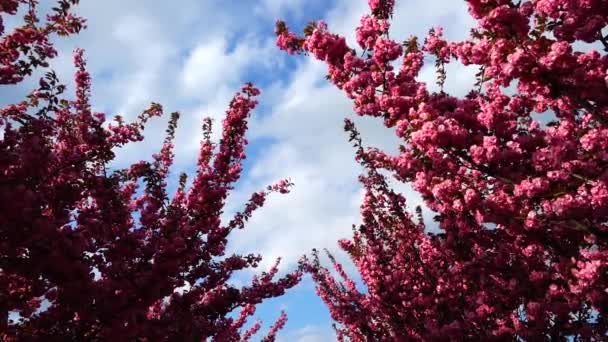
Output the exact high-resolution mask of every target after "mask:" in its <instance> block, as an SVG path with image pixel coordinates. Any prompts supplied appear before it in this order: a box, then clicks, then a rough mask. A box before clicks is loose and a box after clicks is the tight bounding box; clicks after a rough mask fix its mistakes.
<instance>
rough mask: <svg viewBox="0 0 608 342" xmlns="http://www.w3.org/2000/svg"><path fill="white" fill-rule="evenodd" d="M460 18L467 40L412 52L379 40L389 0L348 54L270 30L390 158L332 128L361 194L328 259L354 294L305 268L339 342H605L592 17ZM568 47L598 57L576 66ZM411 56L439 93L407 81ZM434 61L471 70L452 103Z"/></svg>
mask: <svg viewBox="0 0 608 342" xmlns="http://www.w3.org/2000/svg"><path fill="white" fill-rule="evenodd" d="M467 3H468V6H469V12H470V13H471V15H472V16H474V17H475V18H476V19H477V20H478V27H477V28H475V29H474V30H473V31H472V33H471V36H470V38H469V39H467V40H465V41H462V42H448V41H446V40H444V39H443V38H442V31H441V29H435V30H431V31H430V33H429V35H428V36H427V38H426V40H425V42H424V44H423V45H422V46H419V44H418V43H417V40H416V38H411V39H409V40H408V41H406V42H405V43H403V44H402V43H399V42H397V41H395V40H394V39H392V38H389V35H388V30H389V26H390V24H391V15H392V13H393V9H394V1H382V0H370V1H369V4H370V9H371V14H370V15H366V16H364V17H363V18H362V19H361V24H360V26H359V27H358V28H357V31H356V38H357V43H358V44H359V45H360V47H361V49H363V53H362V54H361V55H360V56H359V55H357V52H356V51H355V50H353V49H351V48H350V47H349V46H348V45H347V43H346V41H345V39H344V38H343V37H340V36H338V35H335V34H332V33H330V32H329V31H328V29H327V25H326V24H325V23H323V22H317V23H312V24H310V25H309V26H308V27H307V28H306V29H305V31H304V32H305V34H304V36H302V37H300V36H297V35H296V34H294V33H292V32H290V31H289V30H288V28H287V26H286V25H285V23H283V22H279V23H278V25H277V35H278V38H277V45H278V46H279V47H280V48H282V49H283V50H286V51H287V52H289V53H305V54H311V55H313V56H314V57H316V58H317V59H319V60H321V61H324V62H325V63H326V64H327V65H328V68H329V75H328V79H329V80H330V81H331V82H332V83H333V84H334V85H336V87H338V88H339V89H341V90H343V91H344V92H345V94H346V95H347V96H348V97H349V98H350V99H352V100H353V102H354V109H355V112H356V113H358V114H359V115H365V116H375V117H381V118H382V119H384V123H385V125H386V126H387V127H392V128H394V129H395V131H396V134H397V135H398V136H399V137H400V138H401V139H402V140H403V145H402V147H401V152H400V154H399V155H397V156H390V155H387V154H386V153H384V152H382V151H380V150H378V149H372V148H368V149H363V148H362V147H361V144H360V142H359V137H358V134H357V133H356V130H355V128H354V126H353V125H352V123H350V122H347V127H346V128H347V130H348V131H350V132H351V134H352V135H351V138H352V139H354V140H355V141H357V143H356V145H357V146H359V150H358V153H357V158H358V160H360V161H361V163H363V164H364V165H365V166H366V167H367V170H368V174H367V175H365V176H363V177H362V178H361V179H362V182H363V184H364V186H365V188H366V190H367V193H366V196H365V200H364V203H363V205H362V207H361V210H362V216H363V224H362V225H361V226H360V227H359V228H357V229H356V230H355V235H354V237H353V239H352V240H345V241H341V242H340V245H341V247H342V248H343V249H344V250H346V251H347V252H348V253H349V255H350V257H351V258H352V260H353V261H354V263H355V265H356V266H357V268H358V270H359V272H360V275H361V277H362V279H363V281H364V283H365V285H366V287H367V291H360V290H358V289H357V288H356V286H355V283H354V282H353V281H352V280H350V279H349V278H348V276H347V274H346V273H344V272H343V270H342V268H341V266H340V265H339V264H337V263H335V267H336V269H337V271H338V272H339V273H340V274H341V276H342V278H343V281H338V280H336V279H335V278H334V277H332V276H331V274H330V273H329V271H328V270H327V269H326V268H324V267H322V266H321V265H320V264H319V262H318V259H313V260H312V261H307V266H308V270H309V272H311V273H312V275H313V278H314V279H315V281H316V282H317V285H318V291H319V294H320V296H321V297H322V298H323V300H324V301H325V302H326V304H327V305H328V306H329V309H330V311H331V315H332V317H333V318H334V319H335V320H336V321H337V322H338V323H339V326H338V327H337V333H338V337H339V338H340V339H349V340H352V341H388V340H395V341H409V340H464V339H466V340H476V341H482V340H484V341H485V340H494V339H498V340H513V339H515V338H520V339H524V340H534V341H536V340H544V339H551V340H563V339H565V338H566V337H570V338H575V339H583V340H590V339H595V340H602V339H605V337H606V334H607V333H608V317H607V315H608V311H607V310H608V291H607V290H606V289H607V288H608V248H607V244H608V224H607V222H608V173H607V172H606V170H608V153H607V152H608V88H607V81H608V78H607V74H606V71H607V69H608V57H607V56H606V51H608V37H605V36H604V35H603V33H602V31H601V30H602V29H603V28H605V26H606V24H607V23H608V1H606V0H589V1H571V0H527V1H526V0H522V1H517V2H514V1H510V0H469V1H467ZM576 40H582V41H585V42H588V43H597V44H598V45H602V44H603V45H604V47H605V48H604V52H603V53H600V52H598V51H595V50H592V51H589V52H579V51H576V50H575V49H574V48H573V44H574V43H575V41H576ZM425 56H430V57H431V58H432V59H434V60H435V61H436V67H437V70H438V85H439V88H440V91H437V92H431V91H430V90H429V89H428V87H427V85H426V84H425V83H423V82H420V81H419V80H418V79H417V76H418V75H419V73H420V70H421V68H422V67H423V64H424V58H425ZM451 61H457V62H460V63H463V64H465V65H477V66H479V70H480V71H479V74H478V83H477V84H476V85H475V86H474V88H473V89H472V90H471V91H470V92H469V93H468V95H466V96H464V97H461V98H459V97H455V96H452V95H450V94H447V93H445V92H444V91H443V85H444V82H445V79H446V71H445V65H446V64H447V63H450V62H451ZM509 86H512V88H511V89H514V91H512V92H510V91H507V90H505V89H504V87H509ZM510 94H512V95H510ZM535 117H540V118H543V120H544V121H545V122H547V121H551V122H550V123H549V124H547V125H541V124H540V123H539V122H538V121H537V120H536V119H535ZM378 170H388V171H390V172H392V173H393V174H394V175H395V177H396V178H397V179H398V180H400V181H402V182H408V183H412V184H413V187H414V188H415V189H416V190H417V191H418V192H420V193H421V194H422V196H423V198H424V201H425V204H426V205H427V206H428V207H429V208H431V209H432V210H434V211H435V212H436V213H437V214H438V215H437V217H436V219H437V221H438V222H439V228H440V231H441V232H440V233H430V232H427V231H425V227H424V224H423V222H421V220H419V221H418V222H416V220H413V219H412V217H411V215H410V214H408V212H407V211H406V210H405V199H404V198H403V197H402V196H401V195H399V194H397V193H395V192H394V191H393V190H391V189H390V188H389V187H388V186H387V185H386V182H385V180H384V177H383V176H382V175H381V173H379V172H378Z"/></svg>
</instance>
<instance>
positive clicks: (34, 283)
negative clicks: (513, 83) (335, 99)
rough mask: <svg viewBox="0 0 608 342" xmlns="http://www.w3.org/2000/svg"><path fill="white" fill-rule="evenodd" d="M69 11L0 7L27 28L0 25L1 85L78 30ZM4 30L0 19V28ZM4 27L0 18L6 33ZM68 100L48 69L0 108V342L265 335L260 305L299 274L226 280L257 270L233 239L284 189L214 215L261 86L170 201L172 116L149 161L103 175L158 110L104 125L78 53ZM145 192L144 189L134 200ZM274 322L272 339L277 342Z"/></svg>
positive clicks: (8, 1)
mask: <svg viewBox="0 0 608 342" xmlns="http://www.w3.org/2000/svg"><path fill="white" fill-rule="evenodd" d="M77 2H78V1H77V0H71V1H65V0H62V1H58V2H57V6H56V7H55V8H54V9H53V10H52V11H53V12H52V13H51V14H50V15H49V16H47V18H46V20H44V21H43V20H40V19H39V18H38V17H37V1H35V0H0V12H2V15H3V16H6V15H15V14H16V13H17V10H18V8H19V7H20V6H25V7H22V8H24V9H25V12H26V16H25V23H24V25H23V26H21V27H18V28H16V29H15V30H13V31H12V32H11V33H8V34H4V28H3V27H1V26H0V36H1V40H0V68H1V69H0V83H2V86H3V87H7V85H11V84H17V83H19V82H20V81H22V80H24V78H25V77H26V76H28V75H30V74H31V73H32V72H33V70H35V69H36V68H38V67H46V66H47V65H48V64H47V60H48V59H49V58H52V57H55V56H56V55H57V51H56V50H55V49H54V48H53V45H52V43H51V36H52V35H54V34H58V35H68V34H75V33H77V32H78V31H79V30H80V29H81V28H82V27H83V25H84V20H83V19H81V18H78V17H76V16H73V15H72V14H71V7H72V5H75V4H76V3H77ZM0 19H1V17H0ZM1 22H2V21H0V23H1ZM74 64H75V66H76V75H75V94H76V96H75V99H73V100H71V99H67V98H66V96H65V95H64V94H63V93H64V91H65V89H66V87H65V86H63V85H61V84H60V83H59V81H58V79H57V77H56V76H55V74H54V73H53V72H48V73H47V74H46V76H45V77H44V78H43V79H41V80H40V82H39V87H38V89H37V90H35V91H33V92H32V93H31V94H30V95H29V96H28V97H27V98H26V99H25V100H23V101H21V102H19V103H16V104H13V105H9V106H7V107H5V108H3V109H1V110H0V126H1V127H2V136H1V138H0V174H1V178H0V338H1V339H2V340H3V341H17V340H19V341H21V340H27V341H29V340H45V341H47V340H48V341H55V340H56V341H66V340H72V341H92V340H104V341H106V340H117V341H133V340H138V341H168V340H170V341H193V340H197V341H201V340H203V341H205V340H214V341H242V340H248V339H249V338H250V337H251V336H253V335H254V334H255V333H256V332H257V331H258V330H259V329H260V327H261V323H260V322H259V321H258V322H255V323H253V325H251V326H246V321H247V319H248V318H250V317H251V316H252V315H253V314H254V312H255V307H256V304H258V303H260V302H262V301H263V300H264V299H266V298H271V297H276V296H279V295H281V294H283V293H284V292H285V290H286V289H288V288H291V287H292V286H294V285H295V284H296V283H298V281H299V279H300V276H301V272H300V270H299V269H298V270H295V271H293V272H291V273H288V274H287V275H285V276H284V277H281V278H279V279H277V280H273V278H275V275H276V273H277V265H278V261H277V264H275V265H274V266H273V267H272V268H271V269H270V270H269V271H268V272H263V273H261V275H259V276H256V277H254V278H253V281H252V283H251V284H250V285H248V286H244V287H237V286H235V285H232V284H233V283H231V281H230V280H231V277H232V276H233V275H234V273H235V272H237V271H240V270H245V269H248V268H252V267H256V266H257V265H258V264H259V262H260V260H261V257H260V256H259V255H256V254H249V255H236V254H232V255H226V254H227V251H226V244H227V239H228V237H229V235H230V233H231V232H233V231H235V230H239V229H243V228H244V226H245V223H246V221H247V220H248V219H249V218H250V217H251V215H252V213H253V212H254V211H255V210H256V209H258V208H259V207H261V206H262V205H263V204H264V201H265V199H266V197H267V196H268V195H269V194H270V193H271V192H280V193H287V192H288V191H289V187H290V186H291V183H290V182H289V181H288V180H282V181H280V182H278V183H277V184H275V185H271V186H269V187H268V188H267V189H265V190H264V191H260V192H257V193H254V194H253V195H252V196H251V199H250V200H249V202H248V203H247V204H246V206H245V208H244V210H243V211H242V212H240V213H238V214H236V215H235V216H234V218H233V219H232V220H231V221H229V222H224V223H223V222H222V221H221V220H220V216H221V215H222V211H223V208H224V205H225V202H226V197H227V195H228V193H229V191H230V190H231V189H232V188H233V185H234V183H235V182H236V181H237V180H238V179H239V177H240V175H241V167H242V161H243V159H244V158H245V153H244V148H245V145H246V144H247V140H246V139H245V137H244V135H245V132H246V130H247V120H248V117H249V115H250V112H251V111H252V110H253V109H254V108H255V106H256V100H255V97H256V96H257V95H259V93H260V92H259V91H258V89H256V88H255V87H253V86H252V85H251V84H247V85H245V86H244V87H243V88H242V90H241V91H240V92H239V93H237V94H236V95H235V96H234V98H233V99H232V101H231V102H230V105H229V107H228V110H227V111H226V117H225V119H224V121H223V133H222V136H221V140H220V141H219V143H214V142H213V141H212V140H211V120H210V119H205V121H204V122H203V125H202V129H203V131H204V140H203V141H202V143H201V148H200V153H199V156H198V167H197V172H196V174H195V175H194V177H193V180H192V185H191V186H190V187H187V186H186V184H187V178H186V175H185V174H183V175H181V176H180V178H179V186H178V189H177V190H176V192H175V194H174V195H173V196H172V197H169V193H168V189H167V182H168V178H169V177H170V173H169V169H170V166H171V164H172V161H173V157H174V155H173V152H172V150H173V143H172V141H173V139H174V136H175V129H176V125H177V120H178V117H179V114H178V113H173V114H171V120H170V123H169V127H168V129H167V134H166V139H165V141H164V143H163V144H162V147H161V149H160V152H159V153H158V154H156V155H154V156H153V158H152V161H141V162H138V163H136V164H134V165H131V166H130V167H128V168H126V169H122V170H112V169H110V168H109V167H108V164H109V163H110V162H111V161H112V160H113V159H114V158H115V151H117V150H119V149H120V148H121V147H122V146H124V145H125V144H127V143H129V142H135V141H140V140H142V139H143V136H142V130H143V127H144V124H145V122H146V121H147V120H149V119H151V118H153V117H156V116H159V115H161V114H162V107H161V106H160V105H159V104H155V103H153V104H152V105H151V106H150V108H148V109H146V110H145V111H143V113H142V114H141V115H140V116H139V117H138V119H137V121H136V122H133V123H125V122H124V121H123V119H122V118H121V117H119V116H117V117H115V118H114V121H113V122H112V123H109V124H108V123H106V121H105V116H104V114H103V113H96V112H93V110H92V107H91V103H90V101H89V99H90V93H91V76H90V74H89V73H88V72H87V70H86V67H85V59H84V57H83V51H81V50H77V51H75V53H74ZM138 188H140V189H138ZM285 321H286V316H285V314H284V313H282V314H281V315H280V316H279V319H278V320H277V322H276V323H275V324H274V325H273V326H272V327H271V328H270V332H269V334H268V336H267V337H266V338H265V340H266V341H273V340H274V339H275V336H276V333H277V331H278V330H279V329H280V328H281V327H283V325H284V324H285Z"/></svg>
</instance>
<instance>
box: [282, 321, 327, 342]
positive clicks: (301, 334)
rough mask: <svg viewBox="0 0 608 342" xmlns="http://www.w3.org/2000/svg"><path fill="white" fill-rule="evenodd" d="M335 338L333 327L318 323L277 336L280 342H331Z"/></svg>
mask: <svg viewBox="0 0 608 342" xmlns="http://www.w3.org/2000/svg"><path fill="white" fill-rule="evenodd" d="M335 340H336V337H335V333H334V331H333V330H332V329H331V328H327V327H320V326H316V325H307V326H305V327H303V328H300V329H296V330H294V331H291V332H286V333H285V334H279V336H278V338H277V341H278V342H284V341H295V342H331V341H335Z"/></svg>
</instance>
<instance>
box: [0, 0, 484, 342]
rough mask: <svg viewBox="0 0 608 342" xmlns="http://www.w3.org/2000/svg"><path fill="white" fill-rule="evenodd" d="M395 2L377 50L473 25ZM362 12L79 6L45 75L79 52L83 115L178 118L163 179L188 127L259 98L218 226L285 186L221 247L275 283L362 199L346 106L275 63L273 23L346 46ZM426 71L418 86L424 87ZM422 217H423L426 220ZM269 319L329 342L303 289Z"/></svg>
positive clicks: (149, 1) (375, 135)
mask: <svg viewBox="0 0 608 342" xmlns="http://www.w3.org/2000/svg"><path fill="white" fill-rule="evenodd" d="M397 3H398V5H397V9H396V11H395V18H394V19H395V21H394V24H393V29H392V32H391V37H393V38H396V39H399V40H405V39H406V38H408V37H409V36H410V35H418V36H424V34H425V33H426V31H427V30H428V29H429V28H430V27H432V26H437V25H441V26H443V27H444V29H445V34H446V36H447V37H448V38H449V39H462V38H464V37H465V35H466V34H467V32H468V29H469V28H470V27H471V25H472V24H473V23H472V20H471V19H470V18H469V17H468V15H467V11H466V4H465V2H464V1H445V0H402V1H398V2H397ZM366 9H367V1H365V0H307V1H304V0H256V1H253V0H233V1H225V0H179V1H164V0H145V1H144V0H105V1H95V0H82V4H81V5H80V6H79V9H78V13H79V14H81V15H83V16H84V17H86V18H87V19H88V28H87V29H86V30H85V31H84V32H82V33H81V34H80V35H79V36H76V37H71V38H69V39H67V40H60V41H58V47H59V48H60V51H61V52H60V55H61V57H60V58H58V59H56V60H54V61H53V63H52V67H53V68H54V69H55V70H57V72H58V74H59V75H60V77H61V79H62V80H64V82H66V83H68V84H70V83H69V82H71V74H72V72H73V69H72V66H71V51H72V50H73V49H74V48H75V47H80V48H84V49H85V50H86V55H87V59H88V63H89V70H90V71H91V72H92V75H93V94H94V95H93V104H94V107H95V110H97V111H103V112H105V113H107V115H108V116H112V115H114V114H121V115H123V116H124V117H126V118H127V119H129V118H134V117H135V116H137V115H138V114H139V113H140V111H141V110H142V109H144V108H146V106H147V105H148V104H149V103H150V102H152V101H154V102H159V103H161V104H163V106H164V108H165V111H166V113H169V112H172V111H179V112H181V114H182V117H181V120H180V126H179V128H178V132H177V138H176V163H175V166H174V168H173V175H178V174H179V173H180V172H182V171H185V172H189V173H192V172H193V171H194V167H195V162H196V157H197V149H198V146H199V140H200V137H201V132H200V126H201V122H202V121H201V120H202V118H203V117H204V116H211V117H213V118H215V120H216V123H219V122H221V118H222V117H223V114H224V111H225V109H226V107H227V105H228V102H229V100H230V98H231V96H232V95H233V94H234V92H235V91H237V90H238V89H239V88H240V86H241V85H242V84H243V83H244V82H248V81H252V82H254V83H255V84H256V85H257V86H258V87H260V88H261V90H262V95H261V97H260V106H259V107H258V109H257V110H256V111H255V113H254V115H253V117H252V119H251V125H250V130H249V132H248V138H249V140H250V142H251V144H250V145H249V146H248V149H247V153H248V159H247V160H246V165H245V167H246V168H245V173H244V177H243V179H242V180H241V181H240V182H239V183H238V185H237V190H236V191H235V192H234V193H233V194H232V195H231V197H230V199H229V207H228V210H227V213H230V212H233V211H235V210H238V209H239V208H240V207H241V205H242V204H243V203H244V202H245V201H246V199H247V198H248V197H249V195H250V194H251V192H253V191H256V190H260V189H262V188H263V187H264V186H265V185H268V184H271V183H273V182H274V181H276V180H279V179H282V178H285V177H290V178H291V180H292V181H293V182H294V183H295V184H296V185H295V188H294V189H293V191H292V192H291V193H290V194H289V195H284V196H277V195H275V196H272V197H271V198H270V199H269V201H268V202H267V205H266V206H265V207H264V208H263V209H262V210H260V211H258V212H256V214H255V216H254V218H253V219H252V220H251V222H250V224H249V225H248V226H247V228H246V230H244V231H238V232H236V234H234V235H233V236H231V240H230V248H231V249H232V250H236V251H247V252H252V251H257V252H260V253H262V254H263V256H264V257H265V262H266V263H265V264H263V265H262V266H263V267H267V265H268V264H270V263H272V261H273V260H274V259H275V258H276V257H279V256H281V257H283V260H284V262H283V263H282V267H283V268H282V270H289V269H290V268H293V267H294V265H295V263H296V262H297V260H298V258H299V257H300V256H301V255H302V254H305V253H308V252H310V250H311V249H312V248H328V249H330V250H332V251H335V250H336V248H335V247H336V241H337V240H338V239H339V238H343V237H348V236H349V235H350V233H351V228H350V227H351V225H352V224H354V223H357V222H359V217H358V206H359V203H360V199H361V195H362V194H361V189H360V186H359V184H358V183H357V175H358V173H359V171H360V170H359V168H358V166H357V164H356V163H355V162H354V161H353V156H354V150H353V149H352V147H351V145H350V144H349V143H348V141H347V136H346V134H345V133H344V132H343V131H342V124H343V118H344V117H351V118H353V115H352V106H351V104H350V103H349V102H348V101H347V99H346V98H345V96H343V95H342V94H341V93H340V92H339V91H338V90H337V89H335V88H333V87H332V86H331V85H329V84H328V83H327V82H326V81H325V79H324V76H325V67H324V65H322V64H321V63H319V62H315V61H313V60H312V59H311V58H306V57H302V56H298V57H293V56H287V55H285V54H284V53H283V52H281V51H279V50H278V49H277V48H276V47H275V45H274V34H273V29H274V22H275V20H276V19H278V18H282V19H285V20H286V21H287V22H288V23H289V25H290V27H292V28H293V29H295V30H297V31H298V32H299V31H301V29H302V28H303V27H304V25H305V23H307V22H308V21H311V20H318V19H323V20H325V21H326V22H327V23H328V24H329V27H330V29H331V30H332V31H334V32H337V33H340V34H343V35H345V36H346V37H347V40H348V41H349V43H350V44H351V45H352V46H354V45H355V44H354V28H355V27H356V26H357V24H358V21H359V18H360V16H361V15H362V14H364V13H365V12H366ZM8 26H10V23H9V25H8ZM429 64H430V65H429V67H428V68H425V69H424V71H423V73H422V78H423V79H425V80H427V81H428V83H429V84H434V80H433V76H434V69H433V68H432V63H429ZM474 73H475V70H468V69H466V68H464V67H462V66H457V65H453V66H450V67H449V68H448V81H447V90H448V91H450V92H452V93H454V94H462V93H464V92H466V89H468V88H469V87H470V86H471V85H472V84H473V83H474V76H473V75H474ZM28 87H30V88H31V83H24V84H23V85H21V86H20V87H19V89H15V90H13V89H11V90H10V94H9V90H8V89H6V90H5V89H2V90H1V91H2V92H3V95H2V101H3V102H5V101H6V99H10V98H14V97H15V96H17V95H18V94H14V92H25V91H26V90H27V89H28ZM166 119H167V118H161V119H156V120H154V121H153V122H151V123H150V124H149V125H148V127H147V128H146V131H145V137H146V139H145V141H144V142H143V143H139V144H133V145H130V146H129V147H128V148H126V149H124V150H123V151H120V153H119V154H118V157H119V158H118V160H117V162H116V163H117V166H124V165H126V164H130V163H132V162H134V161H137V160H140V159H142V158H149V157H150V156H151V154H152V153H155V152H156V151H157V150H158V149H159V147H160V144H161V142H162V139H163V132H164V130H165V127H166V122H167V120H166ZM356 122H357V124H358V126H359V128H360V130H361V131H362V134H363V137H364V143H365V144H366V145H374V146H380V147H383V148H384V149H386V150H388V151H396V150H397V147H398V141H397V140H396V139H395V137H394V133H393V132H392V131H390V130H388V129H385V128H383V127H382V126H381V125H380V121H379V120H363V119H357V120H356ZM216 126H219V125H216ZM216 133H219V132H216ZM173 182H175V179H173ZM401 188H402V189H403V190H404V191H405V192H406V193H407V194H408V198H409V199H410V204H411V205H412V207H413V206H415V205H416V204H418V203H419V201H420V198H419V197H417V196H416V195H415V194H413V193H411V191H409V189H408V187H407V186H402V187H401ZM426 218H427V220H430V219H431V218H432V214H431V213H428V212H427V215H426ZM336 253H337V252H336ZM342 257H343V256H342ZM245 278H246V275H243V279H245ZM239 280H240V279H238V278H237V279H235V282H238V281H239ZM282 308H285V309H286V310H287V312H288V315H289V321H288V323H287V326H286V327H285V329H284V330H283V332H282V333H281V340H282V341H302V342H303V341H307V342H310V341H332V340H334V338H333V333H332V330H331V322H330V318H329V314H328V312H327V310H326V308H325V307H324V306H323V303H322V302H321V301H320V300H319V299H318V298H317V297H316V296H315V294H314V287H313V286H312V284H311V282H310V280H309V279H305V280H304V281H303V283H302V284H301V285H300V286H298V287H297V288H295V289H293V290H292V291H291V292H289V294H288V295H286V296H284V297H282V298H279V299H275V300H272V301H269V302H267V303H265V304H263V305H261V306H260V307H259V310H258V312H257V314H256V316H258V317H259V318H261V319H263V320H264V322H265V323H266V326H268V325H269V324H271V323H272V322H273V321H274V319H275V318H276V316H278V313H279V310H280V309H282Z"/></svg>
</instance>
